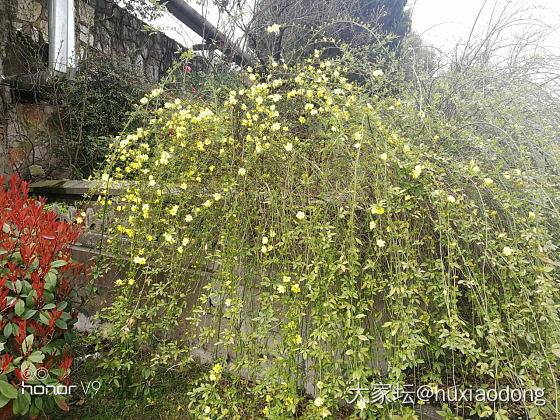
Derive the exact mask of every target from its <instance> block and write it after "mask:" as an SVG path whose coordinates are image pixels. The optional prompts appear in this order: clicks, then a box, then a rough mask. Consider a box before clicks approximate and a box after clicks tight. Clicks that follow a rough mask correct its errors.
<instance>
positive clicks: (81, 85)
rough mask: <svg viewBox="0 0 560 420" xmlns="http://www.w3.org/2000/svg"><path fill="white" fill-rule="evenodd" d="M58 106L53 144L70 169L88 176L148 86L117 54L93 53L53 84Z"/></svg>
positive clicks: (76, 173) (99, 161)
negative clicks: (57, 136) (71, 73)
mask: <svg viewBox="0 0 560 420" xmlns="http://www.w3.org/2000/svg"><path fill="white" fill-rule="evenodd" d="M52 90H53V93H52V100H53V102H54V103H55V104H56V105H58V108H57V109H58V111H57V114H56V115H55V116H54V123H55V124H56V125H57V126H58V127H59V129H60V132H61V138H60V140H59V141H58V143H57V144H56V146H57V148H58V149H59V150H60V153H61V154H62V156H64V158H65V163H64V165H66V166H67V167H68V170H69V171H70V174H71V175H72V176H73V177H75V178H83V177H86V178H87V177H88V176H89V175H91V174H92V173H93V171H94V170H95V169H98V168H99V166H100V165H101V164H102V163H103V161H104V160H105V156H106V155H107V153H108V151H109V149H108V145H109V143H110V142H111V138H112V136H115V135H116V134H118V133H119V132H120V131H121V130H122V128H123V126H124V124H125V123H126V122H127V121H128V117H129V113H130V112H131V111H132V110H133V106H134V104H135V103H137V102H138V100H139V99H140V97H141V96H142V95H143V94H144V93H145V92H146V91H147V90H149V89H148V81H147V80H146V79H145V78H144V77H143V76H139V75H137V72H136V71H132V69H130V68H128V67H127V65H125V64H123V63H122V62H121V61H120V60H119V59H118V58H111V57H107V56H104V55H103V54H102V53H98V54H92V55H91V56H88V57H87V58H86V59H84V60H81V61H80V63H79V67H78V69H77V73H76V77H75V78H74V79H71V80H60V81H56V82H55V86H53V89H52Z"/></svg>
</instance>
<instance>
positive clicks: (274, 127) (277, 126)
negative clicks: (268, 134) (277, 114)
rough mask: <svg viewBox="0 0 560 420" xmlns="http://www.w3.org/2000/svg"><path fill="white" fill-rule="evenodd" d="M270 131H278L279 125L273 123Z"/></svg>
mask: <svg viewBox="0 0 560 420" xmlns="http://www.w3.org/2000/svg"><path fill="white" fill-rule="evenodd" d="M272 130H274V131H278V130H280V123H277V122H275V123H274V124H272Z"/></svg>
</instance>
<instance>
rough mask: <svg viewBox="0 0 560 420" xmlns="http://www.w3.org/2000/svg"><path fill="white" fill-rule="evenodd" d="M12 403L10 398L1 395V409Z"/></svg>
mask: <svg viewBox="0 0 560 420" xmlns="http://www.w3.org/2000/svg"><path fill="white" fill-rule="evenodd" d="M9 402H10V399H9V398H6V397H5V396H3V395H2V394H0V408H2V407H4V406H5V405H6V404H8V403H9Z"/></svg>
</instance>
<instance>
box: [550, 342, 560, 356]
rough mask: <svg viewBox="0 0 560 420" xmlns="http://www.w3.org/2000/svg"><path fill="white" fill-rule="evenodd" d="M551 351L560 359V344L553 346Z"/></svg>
mask: <svg viewBox="0 0 560 420" xmlns="http://www.w3.org/2000/svg"><path fill="white" fill-rule="evenodd" d="M551 350H552V353H553V354H554V355H555V356H556V357H560V343H555V344H553V345H552V349H551Z"/></svg>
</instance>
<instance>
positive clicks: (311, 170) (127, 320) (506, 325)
mask: <svg viewBox="0 0 560 420" xmlns="http://www.w3.org/2000/svg"><path fill="white" fill-rule="evenodd" d="M316 56H319V53H317V55H316ZM270 67H271V68H272V69H274V70H273V73H272V74H269V75H255V74H253V73H251V71H250V69H249V74H248V75H247V77H248V79H249V81H250V83H249V86H247V87H245V88H241V89H232V90H231V91H230V92H229V94H226V95H225V97H221V98H220V97H219V96H218V97H216V98H215V101H214V102H212V103H207V102H205V101H202V100H192V101H182V100H180V99H177V100H175V101H172V100H170V101H168V102H166V103H164V104H162V106H158V101H159V99H158V98H159V97H160V95H161V93H162V92H161V90H156V91H154V92H152V94H151V95H149V96H148V97H147V98H146V99H145V100H143V101H142V103H143V104H144V112H147V113H148V118H147V119H146V124H145V126H144V127H142V128H139V129H138V130H137V131H135V132H128V133H125V135H123V136H122V137H120V138H117V140H116V142H115V144H114V145H113V146H112V154H111V156H110V159H109V165H108V166H107V167H106V168H105V171H104V173H103V174H102V178H103V179H104V180H106V181H107V186H108V187H111V185H113V184H114V183H115V182H119V181H121V180H125V179H126V180H132V181H133V182H128V183H127V184H126V187H125V193H124V194H123V195H122V197H120V198H119V199H118V200H117V202H115V203H113V206H114V208H115V210H116V219H115V223H114V225H113V226H112V227H111V229H110V234H111V238H110V245H111V247H112V249H113V252H114V254H116V255H121V256H122V259H123V266H124V267H125V269H126V274H127V275H126V276H125V277H123V278H121V279H119V280H118V281H117V283H116V288H117V296H116V299H115V304H114V305H113V306H112V308H110V309H109V310H108V311H107V313H106V315H105V316H106V318H107V319H109V320H110V321H111V322H113V323H114V325H115V328H114V332H115V336H116V337H119V341H120V343H121V344H120V345H121V347H120V348H121V349H123V353H121V354H114V355H113V356H114V357H115V360H116V362H115V364H114V365H111V366H121V365H122V363H121V362H120V360H122V359H119V357H120V358H126V360H127V365H126V369H130V367H131V365H134V363H136V362H139V363H140V360H141V361H142V363H145V362H146V361H149V363H151V364H152V366H153V365H156V364H159V363H161V364H168V363H170V362H171V361H174V363H177V364H181V363H182V362H183V361H184V360H183V358H182V356H183V355H184V351H185V349H189V347H188V345H190V346H191V347H190V348H191V349H194V348H197V349H198V350H201V349H208V348H209V349H210V352H211V354H212V356H213V357H214V358H215V360H216V362H215V366H214V368H213V369H212V371H211V372H210V373H209V374H208V375H207V377H206V379H205V380H204V381H203V382H202V383H201V384H200V386H199V387H197V388H196V390H195V391H194V394H193V395H194V396H195V397H196V401H197V403H196V404H193V407H192V410H193V413H194V414H195V416H196V417H197V418H205V417H210V416H213V418H246V416H247V413H245V412H244V411H243V404H242V403H241V402H240V403H239V404H234V403H232V401H229V400H227V399H226V398H225V396H224V395H223V394H221V393H220V387H219V385H218V384H219V382H220V378H221V377H222V374H223V370H224V369H228V370H230V371H231V372H233V373H237V374H240V375H243V376H245V377H246V378H248V380H249V381H250V382H251V383H252V385H253V386H251V387H248V392H250V393H252V394H253V395H255V396H256V397H258V398H261V400H263V401H266V407H265V409H264V411H263V413H253V415H256V416H260V415H262V414H264V415H265V416H267V417H268V418H287V417H289V416H293V415H295V414H296V413H298V415H299V416H301V417H302V418H321V417H324V416H329V415H330V414H329V413H332V412H333V410H334V409H335V407H336V405H337V404H338V402H339V401H340V400H341V399H343V398H345V399H348V400H351V399H352V397H353V396H352V395H349V389H350V388H355V387H356V386H358V385H359V384H362V385H364V384H367V385H366V387H367V386H369V384H375V383H384V384H389V385H391V386H393V390H394V389H395V388H394V387H396V386H397V385H398V384H401V385H402V384H403V383H410V381H414V382H415V383H417V384H420V383H435V384H446V385H449V386H452V385H453V384H456V383H462V384H465V387H467V386H468V385H472V386H473V387H476V386H482V385H489V386H496V384H501V385H503V386H504V387H505V386H506V385H515V386H517V387H520V386H521V385H522V386H523V387H527V388H530V387H535V386H540V387H544V388H546V389H547V391H548V392H549V397H550V398H549V401H554V400H555V398H556V396H555V395H554V389H555V384H556V378H557V374H558V370H557V356H556V355H555V353H558V345H557V344H556V343H557V342H558V339H559V331H560V329H559V328H558V327H559V325H558V303H559V302H560V299H559V294H558V287H557V284H556V281H555V278H556V277H555V273H556V270H557V264H558V263H557V261H558V249H557V247H556V246H555V245H554V242H553V235H554V232H553V231H552V230H551V227H553V226H554V223H551V220H552V219H553V218H554V213H553V212H552V211H551V210H550V209H549V205H548V204H547V203H548V202H549V201H548V200H549V197H558V185H559V184H558V183H557V182H556V183H555V182H552V181H553V180H555V179H556V180H557V178H554V174H551V176H550V177H546V178H540V177H538V176H536V175H537V173H538V170H537V169H538V168H534V167H532V166H531V164H530V162H531V161H530V159H525V160H524V161H526V164H525V166H523V168H516V167H512V166H511V165H510V162H512V160H511V159H510V158H511V156H510V155H507V156H502V155H501V154H500V153H501V149H499V148H498V146H496V148H495V149H494V152H495V155H494V156H492V163H493V165H490V164H486V162H485V161H483V160H481V162H480V163H479V162H478V161H477V159H478V158H477V157H473V155H472V154H467V153H465V151H468V150H469V146H470V147H473V146H476V145H478V144H484V145H485V146H486V147H489V148H490V147H491V145H492V144H488V143H485V142H484V139H483V138H481V137H480V135H479V134H478V133H477V132H476V131H474V130H472V129H471V127H470V126H469V125H466V126H463V127H452V126H451V125H450V124H448V123H447V122H446V121H445V120H443V119H441V118H440V117H439V116H438V114H437V113H432V112H430V110H429V108H428V109H426V110H424V109H418V108H417V102H416V101H415V100H414V97H410V96H406V95H405V94H403V95H402V96H401V97H399V98H396V97H392V96H391V95H389V94H388V93H387V91H384V88H383V86H384V82H383V77H382V72H381V71H376V72H374V73H373V74H374V75H375V77H376V80H377V82H376V83H377V86H375V89H370V90H369V91H375V90H377V91H379V92H380V94H379V95H377V96H370V95H368V94H367V92H366V88H365V87H360V86H358V85H356V84H355V83H351V82H349V80H348V78H347V74H348V73H351V70H348V69H345V68H344V67H343V66H341V65H339V64H338V63H336V62H334V61H332V60H331V61H327V62H322V61H319V60H317V59H310V60H308V61H307V62H306V63H305V65H303V66H298V67H294V68H289V67H287V66H281V65H271V66H270ZM217 90H218V89H217ZM520 153H521V152H520ZM527 153H530V152H527ZM517 159H518V160H517V161H521V160H523V157H522V155H519V156H517ZM482 162H484V164H483V163H482ZM539 170H540V169H539ZM541 181H542V182H541ZM535 185H538V188H535ZM541 192H543V194H540V193H541ZM544 192H545V193H544ZM100 200H101V202H102V203H105V204H107V205H109V199H108V198H103V197H101V198H100ZM113 200H115V199H113ZM195 298H197V302H198V303H197V304H196V305H194V304H193V303H192V302H193V301H194V299H195ZM193 306H194V307H193ZM179 333H180V334H181V335H180V336H178V334H179ZM183 333H184V334H185V335H184V336H183ZM124 349H126V353H125V352H124ZM142 352H143V353H144V354H146V353H147V357H144V358H137V357H136V355H140V354H141V353H142ZM175 360H177V361H176V362H175ZM107 363H109V362H107ZM123 370H125V369H123ZM115 373H118V372H117V371H115ZM148 376H149V375H148ZM467 384H468V385H467ZM305 391H307V392H309V393H314V394H315V396H316V397H317V398H316V399H315V401H314V403H311V404H308V403H307V402H306V400H305V398H304V397H303V394H304V393H305ZM391 397H394V398H396V395H395V394H391ZM361 409H363V411H361ZM488 409H489V410H490V411H492V410H493V409H496V410H498V409H499V407H493V408H488ZM527 409H536V410H537V411H540V412H541V413H545V416H546V415H550V413H551V411H550V410H553V407H552V405H548V406H547V407H544V408H543V407H531V406H530V404H529V406H528V407H527ZM360 411H361V415H362V416H365V415H370V416H373V418H387V416H388V415H389V413H391V412H397V411H401V407H400V406H398V405H396V406H395V405H391V404H373V403H372V404H370V405H369V406H368V407H366V406H365V404H358V405H357V406H356V413H359V412H360Z"/></svg>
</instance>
